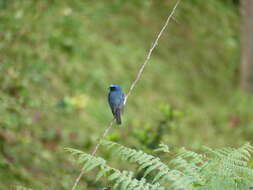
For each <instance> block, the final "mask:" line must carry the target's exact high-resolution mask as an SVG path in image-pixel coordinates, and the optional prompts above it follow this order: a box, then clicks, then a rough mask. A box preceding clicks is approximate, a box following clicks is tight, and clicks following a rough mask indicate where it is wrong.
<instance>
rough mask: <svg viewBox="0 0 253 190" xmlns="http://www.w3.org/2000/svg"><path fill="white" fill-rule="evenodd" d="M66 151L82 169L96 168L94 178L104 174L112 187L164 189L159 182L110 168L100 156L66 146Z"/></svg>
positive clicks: (127, 189) (134, 189) (148, 189)
mask: <svg viewBox="0 0 253 190" xmlns="http://www.w3.org/2000/svg"><path fill="white" fill-rule="evenodd" d="M66 150H67V151H69V152H71V154H72V155H74V156H77V157H78V160H77V161H78V163H79V164H83V168H82V169H83V170H85V171H90V170H92V169H94V168H96V167H97V168H98V169H99V172H98V174H97V177H96V179H97V180H99V179H100V178H101V177H103V176H105V177H107V178H108V180H110V181H113V183H114V188H115V189H116V188H120V189H122V190H136V189H139V190H164V187H162V186H161V185H160V184H159V183H155V184H150V183H147V182H146V180H145V179H144V178H142V179H141V180H137V179H135V178H134V177H133V173H132V172H129V171H123V172H121V171H120V170H118V169H115V168H112V167H110V166H108V165H107V164H106V160H104V159H103V158H100V157H95V156H92V155H90V154H87V153H84V152H82V151H80V150H76V149H72V148H68V149H66Z"/></svg>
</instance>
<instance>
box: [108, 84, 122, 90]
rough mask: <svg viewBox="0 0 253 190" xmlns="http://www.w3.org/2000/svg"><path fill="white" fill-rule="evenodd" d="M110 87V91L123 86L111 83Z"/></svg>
mask: <svg viewBox="0 0 253 190" xmlns="http://www.w3.org/2000/svg"><path fill="white" fill-rule="evenodd" d="M109 89H110V91H117V90H121V87H120V85H118V84H111V85H110V86H109Z"/></svg>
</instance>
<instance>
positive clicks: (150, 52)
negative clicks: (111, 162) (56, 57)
mask: <svg viewBox="0 0 253 190" xmlns="http://www.w3.org/2000/svg"><path fill="white" fill-rule="evenodd" d="M179 2H180V0H178V1H177V3H176V4H175V6H174V7H173V9H172V11H171V13H170V14H169V16H168V18H167V20H166V22H165V23H164V25H163V27H162V29H161V30H160V32H159V33H158V35H157V37H156V39H155V41H154V42H153V44H152V46H151V48H150V49H149V51H148V54H147V56H146V59H145V61H144V63H143V64H142V66H141V68H140V70H139V72H138V74H137V76H136V78H135V80H134V81H133V83H132V84H131V86H130V89H129V91H128V93H127V94H126V97H125V101H124V105H126V103H127V100H128V97H129V96H130V95H131V93H132V91H133V89H134V88H135V86H136V84H137V82H138V81H139V80H140V79H141V75H142V73H143V71H144V68H145V67H146V65H147V64H148V61H149V59H150V57H151V55H152V52H153V50H154V49H155V47H156V46H157V45H158V41H159V39H160V37H161V36H162V34H163V32H164V30H165V29H166V27H167V25H168V24H169V22H170V20H171V18H172V19H173V14H174V12H175V10H176V8H177V6H178V4H179ZM114 122H115V119H113V120H112V121H111V123H110V124H109V126H108V127H107V128H106V129H105V131H104V133H103V135H102V136H101V137H100V139H99V142H98V144H97V145H96V146H95V148H94V150H93V152H92V154H91V155H92V156H94V155H95V154H96V153H97V151H98V148H99V147H100V145H101V141H102V140H103V139H104V138H105V137H106V136H107V134H108V133H109V131H110V129H111V128H112V126H113V124H114ZM84 173H85V171H84V170H82V171H81V172H80V174H79V176H78V177H77V178H76V180H75V183H74V185H73V187H72V190H75V189H76V186H77V184H78V183H79V181H80V180H81V178H82V176H83V175H84Z"/></svg>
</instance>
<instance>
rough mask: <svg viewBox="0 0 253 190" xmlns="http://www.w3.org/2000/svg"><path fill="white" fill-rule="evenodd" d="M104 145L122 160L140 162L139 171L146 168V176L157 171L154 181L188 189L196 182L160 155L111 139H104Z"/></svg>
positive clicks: (175, 187)
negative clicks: (172, 167) (132, 147)
mask: <svg viewBox="0 0 253 190" xmlns="http://www.w3.org/2000/svg"><path fill="white" fill-rule="evenodd" d="M102 145H104V146H105V147H107V148H108V149H111V150H113V153H114V154H115V155H116V156H119V157H120V158H121V159H122V160H125V161H129V162H131V163H137V164H139V167H138V171H141V170H143V169H144V170H145V172H144V175H143V176H144V177H146V176H147V175H148V174H150V173H151V172H153V171H155V172H156V174H155V175H154V176H153V180H152V183H158V182H159V183H160V184H162V183H169V186H170V187H174V189H188V188H189V187H190V186H191V185H192V184H193V183H194V179H193V178H192V177H191V176H190V177H188V176H186V175H185V174H184V173H183V172H181V171H179V170H174V169H170V168H169V167H168V166H167V165H166V164H164V163H163V162H162V161H161V160H160V158H158V157H155V156H152V155H149V154H147V153H145V152H142V151H140V150H138V151H137V150H134V149H131V148H127V147H125V146H123V145H120V144H118V143H115V142H111V141H106V140H104V141H102ZM181 179H183V180H181ZM178 181H181V182H180V187H179V185H176V184H177V183H178Z"/></svg>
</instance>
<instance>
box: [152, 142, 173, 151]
mask: <svg viewBox="0 0 253 190" xmlns="http://www.w3.org/2000/svg"><path fill="white" fill-rule="evenodd" d="M154 152H166V153H170V148H169V146H168V145H166V144H162V143H161V144H159V148H157V149H155V150H154Z"/></svg>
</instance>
